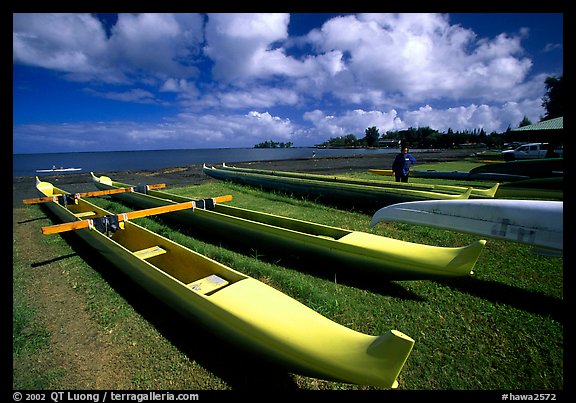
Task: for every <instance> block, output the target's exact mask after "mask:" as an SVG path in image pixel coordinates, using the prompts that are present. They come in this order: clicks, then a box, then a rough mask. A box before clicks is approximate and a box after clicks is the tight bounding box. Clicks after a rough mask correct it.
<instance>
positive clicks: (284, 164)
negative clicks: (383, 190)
mask: <svg viewBox="0 0 576 403" xmlns="http://www.w3.org/2000/svg"><path fill="white" fill-rule="evenodd" d="M473 152H474V151H473V150H438V151H425V152H414V153H413V155H414V157H415V158H416V160H417V164H424V163H431V162H445V161H455V160H459V159H462V158H464V157H467V156H469V155H471V154H472V153H473ZM395 156H396V154H395V153H390V154H379V155H353V156H342V157H322V158H298V159H287V160H269V161H248V162H237V163H233V164H230V165H233V166H238V167H249V168H259V169H269V170H277V171H293V172H303V173H317V174H325V175H328V174H343V173H351V172H358V171H367V170H368V169H379V168H381V169H390V167H391V166H392V161H393V160H394V158H395ZM224 162H225V161H224ZM217 165H220V164H217ZM202 166H203V164H192V165H188V166H174V167H167V168H162V169H158V170H154V171H151V170H135V171H116V172H94V174H95V175H106V176H110V177H111V178H112V179H114V180H116V181H118V182H126V183H130V184H131V185H142V184H152V183H165V184H166V186H167V187H168V188H169V187H170V186H185V185H192V184H200V183H203V182H205V181H211V180H215V179H213V178H210V177H208V176H207V175H205V174H204V173H203V172H202ZM39 178H40V179H44V180H47V181H49V182H51V183H53V184H54V185H56V186H59V187H62V188H64V189H65V190H67V191H69V192H71V193H74V192H86V191H92V190H95V187H94V185H93V184H92V179H91V177H90V172H81V173H64V174H56V175H42V176H39ZM12 195H13V204H12V205H13V207H17V206H21V205H22V204H21V203H22V200H23V199H28V198H34V197H37V196H38V195H37V191H36V188H35V177H34V176H17V177H13V178H12Z"/></svg>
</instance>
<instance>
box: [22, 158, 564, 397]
mask: <svg viewBox="0 0 576 403" xmlns="http://www.w3.org/2000/svg"><path fill="white" fill-rule="evenodd" d="M454 166H455V165H451V166H450V168H446V169H449V170H455V169H457V170H460V169H462V168H455V167H454ZM461 166H464V165H461ZM427 169H440V168H427ZM442 169H444V168H442ZM362 175H365V174H358V175H354V176H355V177H357V176H360V177H361V176H362ZM366 175H369V176H367V178H370V179H375V178H379V177H376V176H375V175H370V174H366ZM412 181H414V182H417V181H416V180H412ZM421 183H430V180H426V181H424V180H422V182H421ZM481 184H482V185H483V186H485V187H488V186H489V185H490V184H487V183H481ZM479 185H480V184H479ZM169 191H170V192H172V193H175V194H180V195H186V196H190V197H194V198H203V197H213V196H217V195H223V194H232V195H233V197H234V199H233V201H231V202H229V203H230V204H232V205H234V206H239V207H244V208H250V209H254V210H259V211H266V212H269V213H274V214H279V215H284V216H289V217H294V218H298V219H303V220H307V221H314V222H318V223H323V224H327V225H332V226H338V227H343V228H349V229H353V230H360V231H366V232H373V233H376V234H379V235H383V236H390V237H394V238H398V239H403V240H406V241H411V242H419V243H425V244H432V245H438V246H460V245H466V244H468V243H470V242H472V241H474V240H476V239H477V237H475V236H472V235H465V234H460V233H455V232H451V231H447V230H439V229H431V228H425V227H417V226H413V225H408V224H379V225H378V226H376V228H374V229H373V230H369V229H368V223H369V221H370V218H371V217H370V216H369V215H367V214H361V213H357V212H352V213H351V212H348V211H344V210H339V209H335V208H331V207H327V206H323V205H319V204H316V203H313V202H311V201H307V200H303V199H299V198H292V197H288V196H285V195H281V194H274V193H268V192H262V191H259V190H256V189H253V188H247V187H243V186H240V185H234V184H228V183H224V182H219V181H210V182H207V183H205V184H202V185H194V186H187V187H179V188H172V189H169ZM97 203H98V204H99V205H102V206H103V207H105V208H106V209H109V210H111V211H114V212H121V211H126V210H127V208H126V207H125V206H123V205H121V204H118V203H115V202H111V201H108V200H98V201H97ZM30 208H31V209H34V208H35V207H30ZM138 223H139V224H142V225H144V226H146V227H148V228H150V229H151V230H153V231H156V232H159V233H161V234H162V235H164V236H167V237H169V238H171V239H173V240H175V241H176V242H178V243H181V244H183V245H185V246H187V247H189V248H191V249H194V250H196V251H198V252H200V253H202V254H205V255H207V256H209V257H211V258H213V259H215V260H218V261H220V262H222V263H224V264H226V265H229V266H230V267H232V268H234V269H236V270H239V271H241V272H244V273H246V274H248V275H250V276H252V277H255V278H257V279H259V280H261V281H263V282H265V283H267V284H270V285H272V286H273V287H275V288H278V289H279V290H281V291H283V292H284V293H286V294H288V295H290V296H292V297H293V298H296V299H298V300H299V301H301V302H303V303H304V304H306V305H308V306H310V307H311V308H313V309H315V310H317V311H318V312H320V313H322V314H323V315H325V316H327V317H328V318H330V319H332V320H334V321H336V322H338V323H341V324H343V325H345V326H348V327H350V328H352V329H355V330H357V331H360V332H364V333H368V334H374V335H376V334H382V333H384V332H386V331H388V330H389V329H398V330H400V331H402V332H404V333H406V334H408V335H409V336H411V337H412V338H414V339H415V341H416V344H415V347H414V350H413V352H412V354H411V356H410V357H409V359H408V361H407V363H406V366H405V367H404V369H403V371H402V373H401V375H400V378H399V381H400V388H401V389H425V390H428V389H466V390H477V389H484V390H493V389H505V390H510V389H522V390H536V389H547V390H559V389H563V351H564V350H563V323H562V321H561V317H562V316H561V313H562V309H563V259H562V258H551V257H544V256H539V255H535V254H532V253H531V251H530V248H529V247H527V246H525V245H521V244H516V243H512V242H508V241H497V240H489V241H488V242H487V244H486V248H485V250H484V251H483V252H482V254H481V256H480V258H479V260H478V262H477V265H476V267H475V273H474V275H473V276H471V277H469V278H460V279H451V280H438V281H392V282H382V283H378V284H370V286H369V287H359V286H357V284H351V283H350V282H346V281H343V280H342V279H340V278H338V277H336V276H335V277H330V278H327V277H326V276H320V275H318V274H317V273H314V271H311V270H299V268H298V267H294V266H293V265H287V266H286V265H284V264H283V262H282V260H281V259H280V258H279V257H277V256H270V255H268V253H267V252H266V250H265V248H256V247H255V248H250V249H248V248H246V249H226V248H224V247H222V246H221V245H219V244H216V243H208V242H204V241H202V240H201V239H199V238H196V237H194V236H191V235H190V234H188V233H185V232H180V231H178V230H175V229H174V228H173V227H171V226H169V225H166V224H164V223H162V222H159V221H157V220H156V219H148V218H146V219H140V220H139V221H138ZM56 239H61V238H59V237H58V238H56ZM54 248H55V249H56V250H61V251H62V253H66V245H65V244H62V243H61V242H58V245H54ZM75 264H78V265H79V266H82V263H81V262H76V263H75ZM351 270H352V269H351ZM82 273H83V274H82V276H81V277H79V278H77V279H76V280H75V281H76V282H77V283H78V288H79V290H78V292H81V293H82V294H83V295H84V298H86V299H87V300H88V301H90V303H89V305H88V310H89V312H90V313H91V315H92V316H93V317H94V318H95V320H96V321H97V322H98V323H99V326H101V327H102V328H103V329H116V330H115V333H116V334H117V336H116V337H117V338H116V340H117V341H118V342H126V340H127V339H128V340H130V339H132V338H135V339H137V343H139V345H140V346H141V347H142V348H141V350H140V353H139V354H138V355H137V356H135V357H131V359H134V360H136V362H137V363H138V364H139V368H142V369H141V370H140V371H138V372H137V375H136V376H135V378H134V384H135V385H138V386H141V385H142V386H146V385H151V384H152V385H155V382H154V379H157V378H158V377H159V374H158V373H157V371H156V372H155V370H145V369H144V368H148V367H151V366H152V367H153V366H154V365H152V362H154V361H153V360H157V359H158V358H159V357H162V358H163V359H173V360H174V363H173V366H174V370H173V372H172V373H171V377H172V378H173V379H172V382H173V383H172V384H177V385H186V384H187V383H186V381H185V380H184V379H183V378H184V377H189V376H190V368H189V366H190V365H192V364H190V360H194V358H195V355H194V354H197V353H198V352H197V351H195V350H193V351H192V352H190V351H188V350H186V348H184V347H183V346H181V345H180V344H179V342H178V338H177V337H176V341H174V337H171V336H170V335H171V332H170V331H167V332H164V333H167V334H168V335H165V334H164V333H162V332H158V334H155V337H154V338H153V339H152V340H147V339H146V338H145V337H138V333H143V334H148V333H149V332H151V331H152V330H150V329H147V326H148V325H147V322H146V321H143V320H142V319H141V318H140V319H138V320H136V319H134V317H135V316H137V314H136V313H135V312H134V311H133V309H132V308H131V305H130V303H127V302H126V301H125V300H124V299H123V298H122V297H119V296H118V294H117V293H116V292H115V290H113V289H111V288H110V287H109V286H108V285H107V281H106V280H105V279H102V278H101V276H100V275H99V274H97V273H96V274H94V273H95V272H94V270H92V269H91V268H90V267H89V266H87V267H85V268H83V269H82ZM14 281H15V284H17V283H18V282H20V281H25V280H22V279H17V278H15V280H14ZM368 283H369V281H368ZM23 286H25V284H24V285H23ZM127 321H128V322H134V321H136V322H138V323H139V325H138V327H137V328H136V329H127V328H124V327H123V325H122V324H123V323H125V322H127ZM166 326H167V327H166V328H169V325H166ZM40 334H42V332H40ZM39 340H42V338H41V337H39ZM159 341H162V342H161V343H160V342H159ZM158 343H160V345H161V346H163V347H162V352H158V351H157V350H158V347H157V345H158ZM40 346H41V347H34V348H46V347H45V343H40ZM172 354H174V355H176V356H177V357H179V358H178V359H174V358H173V357H172ZM204 364H205V365H204V366H203V367H208V368H212V366H213V365H214V364H213V363H212V361H211V360H210V359H207V360H206V361H205V362H204ZM218 365H220V366H226V365H228V364H227V361H226V357H224V358H223V359H222V362H220V361H218ZM229 365H233V363H232V362H229ZM194 373H199V374H200V375H197V376H196V378H197V381H196V382H197V383H198V384H200V385H202V388H206V389H221V388H225V386H224V384H223V382H222V380H221V379H220V378H218V377H217V376H216V377H215V376H214V374H213V373H211V372H210V371H208V372H206V371H203V372H202V371H200V370H199V369H197V368H196V369H195V371H194ZM198 376H200V378H198ZM254 376H255V377H257V376H261V374H254ZM224 378H226V374H224ZM232 378H234V376H232ZM296 380H297V381H296V382H297V384H298V385H299V387H302V388H305V389H315V388H324V389H342V388H353V389H355V388H357V387H355V386H349V385H344V384H339V383H335V382H320V384H319V383H318V382H316V381H314V380H312V379H311V378H306V377H300V376H298V377H296ZM187 385H189V383H188V384H187ZM163 386H166V384H163ZM360 388H362V387H360Z"/></svg>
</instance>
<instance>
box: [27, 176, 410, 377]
mask: <svg viewBox="0 0 576 403" xmlns="http://www.w3.org/2000/svg"><path fill="white" fill-rule="evenodd" d="M48 185H49V184H47V183H46V182H42V183H40V185H39V186H38V188H39V189H43V195H44V196H53V195H54V194H59V193H61V192H62V191H61V190H59V189H57V188H53V187H52V186H51V185H50V186H48ZM48 189H52V191H50V192H49V191H48ZM44 206H45V207H46V208H48V209H49V210H50V211H52V212H53V213H54V214H55V215H56V217H58V218H59V220H61V221H63V222H71V221H76V220H78V218H77V217H76V215H74V213H86V212H94V213H95V217H96V216H101V215H107V214H108V213H107V212H106V211H104V210H102V209H100V208H98V207H97V206H95V205H93V204H91V203H88V202H86V201H85V200H82V199H80V200H79V202H78V204H77V205H68V206H67V207H64V206H62V205H60V204H58V203H57V202H49V203H45V204H44ZM124 224H125V228H124V229H122V230H118V231H116V232H114V233H113V234H111V236H107V235H106V234H103V233H100V232H98V231H97V230H94V229H81V230H78V231H76V234H77V235H78V236H79V237H80V238H81V239H83V240H84V241H85V242H87V243H88V244H89V245H90V246H92V247H93V248H94V249H95V250H96V251H98V252H99V253H100V254H102V255H103V256H104V257H105V258H106V259H108V260H109V261H110V262H111V263H112V264H114V265H115V266H116V267H118V268H119V269H120V270H122V271H123V272H124V273H125V274H126V275H127V276H128V277H130V278H131V279H133V280H134V281H135V282H136V283H138V284H140V285H141V286H142V287H144V288H145V289H146V290H147V291H149V292H150V293H151V294H152V295H154V296H156V297H157V298H158V299H160V300H161V301H163V302H164V303H166V304H167V305H169V306H171V307H172V308H174V309H175V310H177V311H179V312H180V313H182V314H183V315H184V316H185V317H189V318H193V319H195V320H199V321H200V322H202V323H203V324H204V325H205V326H206V327H207V328H209V329H211V330H212V331H214V332H215V334H218V335H219V336H221V337H224V338H225V339H227V340H229V341H230V342H232V343H235V344H238V345H240V346H243V347H245V348H248V349H250V350H252V351H256V352H258V353H260V354H263V356H265V357H266V358H267V359H270V360H272V361H274V362H276V363H279V364H282V365H285V366H287V367H288V368H291V369H292V370H296V371H297V372H301V373H303V374H305V375H311V376H316V377H321V378H325V379H332V380H338V381H342V382H348V383H358V384H365V385H374V386H380V387H396V386H397V382H396V378H397V376H398V375H399V373H400V371H401V369H402V367H403V366H404V363H405V362H406V359H407V358H408V356H409V354H410V352H411V350H412V347H413V344H414V340H413V339H411V338H410V337H408V336H406V335H404V334H403V333H401V332H399V331H396V330H390V331H388V332H386V333H384V334H383V335H381V336H370V335H366V334H363V333H359V332H357V331H354V330H352V329H349V328H347V327H345V326H342V325H340V324H338V323H336V322H333V321H331V320H329V319H328V318H326V317H324V316H322V315H320V314H318V313H317V312H315V311H313V310H312V309H310V308H308V307H306V306H305V305H303V304H301V303H300V302H298V301H296V300H294V299H292V298H290V297H288V296H287V295H285V294H283V293H281V292H280V291H278V290H276V289H274V288H272V287H270V286H267V285H265V284H263V283H261V282H259V281H257V280H255V279H253V278H251V277H248V276H246V275H244V274H242V273H240V272H237V271H235V270H233V269H231V268H229V267H226V266H224V265H222V264H220V263H218V262H216V261H214V260H211V259H209V258H207V257H205V256H203V255H200V254H198V253H196V252H194V251H192V250H190V249H188V248H185V247H183V246H181V245H179V244H177V243H174V242H172V241H170V240H168V239H167V238H164V237H162V236H160V235H158V234H155V233H153V232H151V231H148V230H146V229H144V228H143V227H140V226H138V225H137V224H135V223H133V222H130V221H128V222H125V223H124ZM151 244H152V245H156V246H157V247H160V248H162V249H164V250H165V251H167V253H164V254H160V255H158V256H155V257H152V258H149V259H144V258H141V257H138V256H137V255H136V251H137V250H141V249H143V248H146V247H149V246H150V245H151ZM206 275H210V276H212V275H216V276H219V278H221V279H225V281H226V282H228V283H227V284H226V285H225V286H224V287H223V288H221V289H217V290H216V291H214V292H212V293H211V294H202V293H201V292H198V291H195V288H194V287H191V286H190V284H196V283H197V282H198V280H200V279H202V278H203V277H205V276H206Z"/></svg>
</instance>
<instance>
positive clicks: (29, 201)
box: [22, 183, 166, 204]
mask: <svg viewBox="0 0 576 403" xmlns="http://www.w3.org/2000/svg"><path fill="white" fill-rule="evenodd" d="M165 187H166V185H165V184H164V183H157V184H154V185H146V188H147V189H148V190H150V189H162V188H165ZM134 189H135V188H134V187H125V188H118V189H109V190H98V191H94V192H84V193H75V194H74V198H75V199H81V198H84V197H96V196H106V195H112V194H118V193H126V192H134V191H135V190H134ZM57 200H58V196H52V197H39V198H36V199H25V200H22V203H24V204H38V203H47V202H52V201H57Z"/></svg>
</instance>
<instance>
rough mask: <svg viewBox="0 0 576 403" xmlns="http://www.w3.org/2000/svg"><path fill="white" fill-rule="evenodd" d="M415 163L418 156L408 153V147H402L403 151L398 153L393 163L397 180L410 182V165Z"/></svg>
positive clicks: (393, 170)
mask: <svg viewBox="0 0 576 403" xmlns="http://www.w3.org/2000/svg"><path fill="white" fill-rule="evenodd" d="M415 163H416V158H414V157H413V156H411V155H410V154H408V147H404V148H402V152H401V153H398V155H396V158H395V159H394V162H393V163H392V172H394V176H395V177H396V182H408V173H409V172H410V165H414V164H415Z"/></svg>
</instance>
